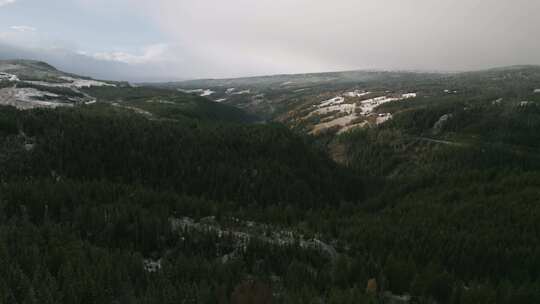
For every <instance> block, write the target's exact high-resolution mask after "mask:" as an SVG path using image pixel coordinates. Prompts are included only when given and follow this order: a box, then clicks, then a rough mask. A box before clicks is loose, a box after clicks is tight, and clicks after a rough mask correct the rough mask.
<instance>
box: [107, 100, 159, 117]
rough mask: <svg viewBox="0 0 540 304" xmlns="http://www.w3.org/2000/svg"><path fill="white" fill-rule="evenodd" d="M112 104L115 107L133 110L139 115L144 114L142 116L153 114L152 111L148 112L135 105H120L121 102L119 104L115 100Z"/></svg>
mask: <svg viewBox="0 0 540 304" xmlns="http://www.w3.org/2000/svg"><path fill="white" fill-rule="evenodd" d="M112 105H113V106H115V107H119V108H124V109H128V110H131V111H133V112H135V113H137V114H141V115H144V116H153V115H152V113H150V112H148V111H146V110H143V109H140V108H137V107H132V106H126V105H122V104H119V103H116V102H113V103H112Z"/></svg>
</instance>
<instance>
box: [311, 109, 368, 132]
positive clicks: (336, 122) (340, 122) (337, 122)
mask: <svg viewBox="0 0 540 304" xmlns="http://www.w3.org/2000/svg"><path fill="white" fill-rule="evenodd" d="M357 118H358V115H357V114H356V113H352V114H349V115H347V116H342V117H339V118H335V119H333V120H331V121H328V122H323V123H320V124H318V125H316V126H315V127H314V128H313V131H312V133H318V132H320V131H322V130H326V129H329V128H333V127H342V128H343V127H346V126H347V125H349V124H350V123H351V122H353V121H354V120H355V119H357Z"/></svg>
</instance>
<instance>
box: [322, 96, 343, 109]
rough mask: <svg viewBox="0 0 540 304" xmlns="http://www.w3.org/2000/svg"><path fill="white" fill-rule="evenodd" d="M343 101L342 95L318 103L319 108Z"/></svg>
mask: <svg viewBox="0 0 540 304" xmlns="http://www.w3.org/2000/svg"><path fill="white" fill-rule="evenodd" d="M344 101H345V98H343V97H340V96H338V97H334V98H332V99H329V100H325V101H323V102H321V104H320V105H319V108H324V107H327V106H333V105H337V104H342V103H343V102H344Z"/></svg>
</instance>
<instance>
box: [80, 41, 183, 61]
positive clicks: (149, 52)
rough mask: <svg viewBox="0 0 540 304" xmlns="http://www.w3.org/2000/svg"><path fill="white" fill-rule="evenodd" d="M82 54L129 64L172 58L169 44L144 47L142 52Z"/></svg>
mask: <svg viewBox="0 0 540 304" xmlns="http://www.w3.org/2000/svg"><path fill="white" fill-rule="evenodd" d="M82 54H85V55H89V56H92V57H94V58H96V59H99V60H105V61H117V62H122V63H127V64H150V63H158V62H164V61H167V60H168V59H169V60H172V59H173V58H171V56H170V46H169V45H168V44H165V43H162V44H154V45H149V46H146V47H144V48H142V52H141V53H140V54H133V53H128V52H118V51H113V52H97V53H93V54H88V53H87V52H82Z"/></svg>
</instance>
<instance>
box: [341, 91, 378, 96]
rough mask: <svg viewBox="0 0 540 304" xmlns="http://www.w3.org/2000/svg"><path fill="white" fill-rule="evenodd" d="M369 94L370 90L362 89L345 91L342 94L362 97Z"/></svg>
mask: <svg viewBox="0 0 540 304" xmlns="http://www.w3.org/2000/svg"><path fill="white" fill-rule="evenodd" d="M369 94H371V92H364V91H359V90H356V91H352V92H347V93H345V94H343V96H345V97H364V96H366V95H369Z"/></svg>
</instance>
